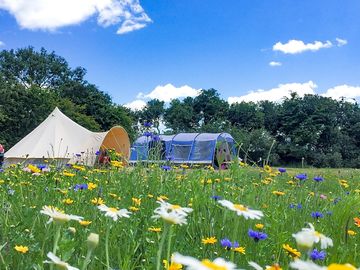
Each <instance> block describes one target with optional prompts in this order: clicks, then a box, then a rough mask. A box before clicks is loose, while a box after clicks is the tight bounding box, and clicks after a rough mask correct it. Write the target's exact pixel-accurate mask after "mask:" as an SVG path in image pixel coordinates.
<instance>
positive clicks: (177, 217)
mask: <svg viewBox="0 0 360 270" xmlns="http://www.w3.org/2000/svg"><path fill="white" fill-rule="evenodd" d="M154 213H155V214H156V215H153V216H152V218H153V219H160V218H161V219H163V220H164V221H166V222H168V223H170V224H177V225H180V226H181V225H183V224H187V220H186V217H187V215H184V214H179V213H177V212H175V211H170V212H169V211H168V210H167V209H166V208H161V207H159V208H156V209H155V210H154Z"/></svg>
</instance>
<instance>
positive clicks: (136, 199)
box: [131, 198, 141, 206]
mask: <svg viewBox="0 0 360 270" xmlns="http://www.w3.org/2000/svg"><path fill="white" fill-rule="evenodd" d="M131 200H132V201H133V203H134V204H135V205H137V206H140V204H141V199H139V198H131Z"/></svg>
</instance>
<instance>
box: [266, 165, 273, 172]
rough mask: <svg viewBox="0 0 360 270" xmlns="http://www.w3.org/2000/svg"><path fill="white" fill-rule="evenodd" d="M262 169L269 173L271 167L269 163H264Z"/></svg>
mask: <svg viewBox="0 0 360 270" xmlns="http://www.w3.org/2000/svg"><path fill="white" fill-rule="evenodd" d="M264 171H265V172H267V173H271V171H272V169H271V167H270V166H269V165H265V166H264Z"/></svg>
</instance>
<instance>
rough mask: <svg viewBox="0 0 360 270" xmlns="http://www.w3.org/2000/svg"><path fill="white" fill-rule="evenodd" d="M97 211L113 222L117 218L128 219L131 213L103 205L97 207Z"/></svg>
mask: <svg viewBox="0 0 360 270" xmlns="http://www.w3.org/2000/svg"><path fill="white" fill-rule="evenodd" d="M98 209H99V210H100V211H102V212H105V216H106V217H111V218H112V219H113V220H114V221H117V220H118V219H119V218H122V217H126V218H129V217H130V214H131V212H129V211H128V210H127V209H120V210H119V209H117V208H114V207H107V206H106V205H105V204H102V205H99V206H98Z"/></svg>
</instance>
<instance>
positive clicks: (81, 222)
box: [79, 220, 92, 227]
mask: <svg viewBox="0 0 360 270" xmlns="http://www.w3.org/2000/svg"><path fill="white" fill-rule="evenodd" d="M91 223H92V221H89V220H80V221H79V224H80V225H81V226H84V227H87V226H89V225H90V224H91Z"/></svg>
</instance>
